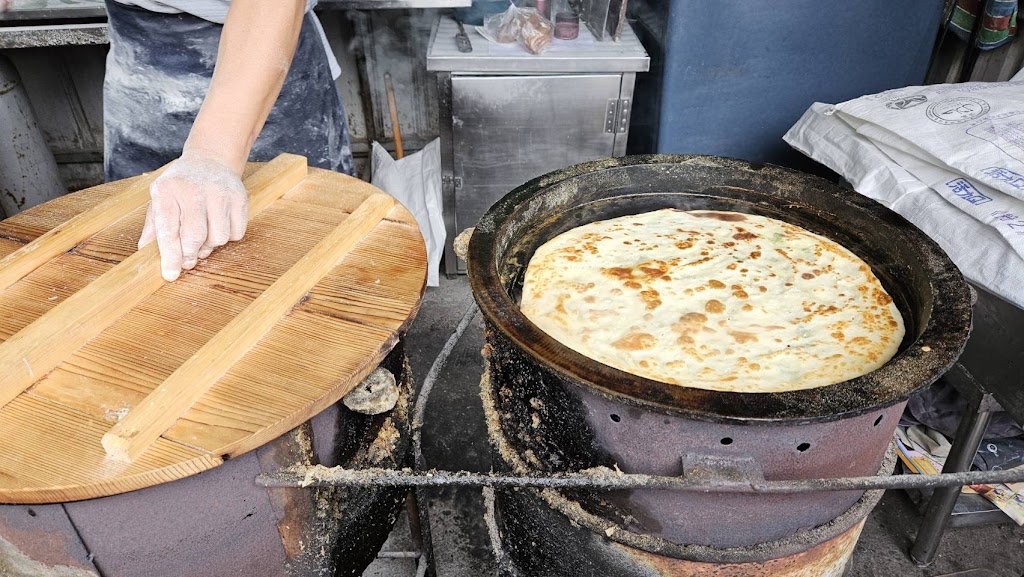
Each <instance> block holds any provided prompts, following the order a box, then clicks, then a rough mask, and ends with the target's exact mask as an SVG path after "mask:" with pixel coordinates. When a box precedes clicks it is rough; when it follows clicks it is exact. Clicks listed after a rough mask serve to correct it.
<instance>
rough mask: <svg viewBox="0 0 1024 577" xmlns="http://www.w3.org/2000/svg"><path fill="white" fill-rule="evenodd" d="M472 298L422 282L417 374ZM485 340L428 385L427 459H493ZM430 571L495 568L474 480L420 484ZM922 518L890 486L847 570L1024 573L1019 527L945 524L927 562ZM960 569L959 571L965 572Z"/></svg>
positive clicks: (414, 356)
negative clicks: (922, 552)
mask: <svg viewBox="0 0 1024 577" xmlns="http://www.w3.org/2000/svg"><path fill="white" fill-rule="evenodd" d="M471 305H472V297H471V295H470V291H469V287H468V283H467V282H466V278H465V277H459V278H456V279H446V278H444V277H442V279H441V286H440V287H437V288H430V289H428V290H427V293H426V296H425V298H424V301H423V306H422V309H421V311H420V313H419V317H418V318H417V320H416V322H415V324H414V325H413V327H412V330H411V331H410V333H409V336H408V339H407V343H408V351H409V355H410V358H411V362H412V367H413V371H414V373H415V375H416V378H417V380H418V382H420V383H422V379H423V376H424V375H426V374H427V371H428V370H429V369H430V366H431V365H432V363H434V360H435V358H436V357H437V355H438V353H439V352H440V351H441V349H442V347H444V345H445V342H446V341H447V340H448V338H449V337H450V336H451V335H452V332H453V331H454V330H455V328H456V326H457V325H458V323H459V321H460V319H461V318H462V317H463V315H464V314H465V313H466V311H467V310H468V309H469V307H470V306H471ZM482 346H483V335H482V324H481V322H480V318H479V316H477V317H476V318H475V319H474V321H473V322H472V323H471V324H470V326H469V328H468V329H467V330H466V332H465V333H464V334H463V335H462V337H461V338H460V339H459V341H458V343H457V345H456V346H455V348H454V350H453V351H452V354H451V356H450V357H449V358H448V361H447V363H446V364H445V366H444V369H443V370H442V371H441V373H440V376H439V378H438V380H437V382H436V384H435V386H434V389H433V392H432V393H431V396H430V400H429V403H428V405H427V413H426V419H425V426H424V430H423V443H424V444H423V454H424V460H425V462H426V465H427V466H428V467H434V468H438V469H449V470H456V469H464V470H470V471H487V470H488V469H489V468H490V455H489V452H488V446H487V440H486V436H485V426H484V421H483V410H482V408H481V406H480V398H479V396H478V389H479V379H480V375H481V371H482V365H481V359H480V348H481V347H482ZM426 497H427V499H426V500H427V505H428V507H429V516H430V530H431V533H432V537H433V550H434V555H435V564H436V565H435V566H436V574H437V575H439V576H441V577H463V576H465V577H477V576H486V575H494V574H495V568H494V559H493V555H492V553H491V550H490V546H489V543H488V539H487V531H486V528H485V526H484V524H483V500H482V497H481V493H480V490H479V489H449V490H432V491H429V492H427V495H426ZM919 521H920V516H919V514H918V511H917V508H916V506H915V505H914V504H913V503H912V502H911V500H910V498H909V497H908V496H907V494H906V493H904V492H903V491H890V492H889V493H887V494H886V495H885V497H884V498H883V499H882V501H881V502H880V504H879V505H878V507H876V509H875V510H874V511H873V512H872V514H871V515H870V517H869V518H868V521H867V523H866V526H865V528H864V532H863V535H862V537H861V540H860V543H859V545H858V547H857V549H856V551H855V553H854V557H853V561H852V564H851V566H850V568H849V570H848V573H847V575H848V577H896V576H908V577H938V576H940V575H946V574H951V573H957V572H962V571H968V570H975V569H981V570H987V571H988V572H984V571H983V572H978V573H971V574H970V575H971V576H972V577H974V576H975V575H976V576H977V577H983V576H985V575H989V576H991V575H997V576H1000V577H1020V576H1021V575H1022V574H1024V528H1021V527H1017V526H1016V525H1013V524H1012V523H1011V524H1002V525H988V526H983V527H973V528H957V529H950V530H948V531H947V533H946V534H945V536H944V538H943V541H942V545H941V548H940V550H939V557H938V558H937V560H936V561H935V563H933V565H932V566H931V567H928V568H923V569H922V568H918V567H916V566H914V564H913V563H912V562H911V561H910V560H909V558H908V557H907V555H906V551H907V550H908V548H909V547H910V545H911V543H912V540H913V537H914V535H915V533H916V530H917V524H918V523H919ZM408 533H409V530H408V526H407V525H405V524H404V523H400V524H399V526H398V527H397V528H396V531H395V533H394V535H393V537H392V541H391V542H389V543H388V544H387V545H385V548H384V551H386V552H394V551H400V550H409V549H412V548H414V547H415V546H414V544H413V543H414V541H413V540H411V538H410V537H409V535H408ZM414 567H415V563H413V562H412V561H411V560H409V559H402V558H399V559H396V558H387V559H380V560H378V562H377V563H375V564H374V565H373V566H372V567H371V568H370V570H369V571H368V572H367V573H366V574H367V575H374V576H381V577H384V576H390V575H394V576H399V575H401V576H410V577H411V576H412V575H413V574H414ZM965 577H966V576H965Z"/></svg>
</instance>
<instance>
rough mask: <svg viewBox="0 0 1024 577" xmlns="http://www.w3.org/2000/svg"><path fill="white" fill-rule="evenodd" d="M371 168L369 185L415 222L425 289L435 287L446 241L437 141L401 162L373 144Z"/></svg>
mask: <svg viewBox="0 0 1024 577" xmlns="http://www.w3.org/2000/svg"><path fill="white" fill-rule="evenodd" d="M370 164H371V168H372V171H373V178H372V179H371V181H370V182H371V184H373V185H374V186H376V187H377V188H379V189H381V190H383V191H384V192H386V193H388V194H390V195H391V196H393V197H395V200H397V201H398V202H400V203H402V204H403V205H404V206H405V208H407V209H408V210H409V212H410V213H412V215H413V217H415V218H416V223H417V224H418V225H419V226H420V234H422V235H423V242H424V243H426V246H427V286H437V285H438V280H439V279H438V270H439V268H440V265H441V255H443V254H444V239H445V230H444V217H443V213H442V208H441V207H442V204H441V141H440V139H434V141H433V142H431V143H430V144H428V145H426V146H425V147H423V150H421V151H419V152H416V153H414V154H410V155H409V156H406V157H405V158H403V159H401V160H395V159H393V158H391V155H390V154H388V151H386V150H384V147H383V146H381V145H379V144H377V143H376V142H374V143H373V150H372V152H371V158H370Z"/></svg>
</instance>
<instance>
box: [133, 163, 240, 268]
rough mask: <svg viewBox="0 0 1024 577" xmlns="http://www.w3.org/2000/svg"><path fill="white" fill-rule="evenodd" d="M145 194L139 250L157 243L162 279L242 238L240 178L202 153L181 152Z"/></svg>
mask: <svg viewBox="0 0 1024 577" xmlns="http://www.w3.org/2000/svg"><path fill="white" fill-rule="evenodd" d="M149 191H150V197H151V198H152V202H151V203H150V205H149V211H148V212H147V213H146V224H145V226H143V227H142V236H141V237H140V238H139V248H142V247H144V246H146V245H147V244H149V243H151V242H153V240H154V239H155V240H156V242H157V246H158V247H159V249H160V267H161V270H162V272H163V277H164V279H165V280H168V281H173V280H175V279H177V278H178V276H179V275H180V274H181V271H182V269H186V270H187V269H192V268H193V267H195V266H196V262H197V261H198V260H199V259H201V258H206V257H208V256H210V253H211V252H213V249H215V248H217V247H219V246H223V245H225V244H227V242H228V241H230V240H240V239H241V238H242V235H244V234H245V226H246V224H247V222H248V220H249V218H248V216H249V197H248V195H247V194H246V191H245V187H244V186H243V185H242V180H241V175H240V174H239V173H238V172H237V171H235V170H232V169H231V168H229V167H227V166H225V165H224V164H221V163H219V162H217V161H215V160H211V159H210V158H208V157H206V156H204V155H202V154H198V153H195V152H185V153H184V154H182V155H181V158H179V159H178V160H175V161H174V162H173V163H172V164H171V166H169V167H168V168H167V170H165V171H164V173H163V174H161V175H160V177H159V178H157V179H156V180H155V181H153V184H152V185H151V186H150V189H149Z"/></svg>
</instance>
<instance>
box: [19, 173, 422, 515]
mask: <svg viewBox="0 0 1024 577" xmlns="http://www.w3.org/2000/svg"><path fill="white" fill-rule="evenodd" d="M256 168H257V165H250V166H249V167H248V169H247V176H248V175H249V174H251V173H252V172H253V171H254V170H255V169H256ZM133 180H134V179H128V180H125V181H120V182H116V183H110V184H106V185H103V186H99V187H95V188H92V189H87V190H85V191H82V192H79V193H75V194H72V195H69V196H67V197H63V198H60V199H58V200H55V201H52V202H49V203H47V204H45V205H42V206H39V207H36V208H33V209H31V210H29V211H26V212H24V213H22V214H19V215H17V216H15V217H13V218H10V219H8V220H6V221H3V222H0V257H3V256H6V255H7V254H10V253H11V252H13V251H15V250H17V249H18V248H20V247H21V246H23V245H24V244H26V243H28V242H30V241H32V240H33V239H35V238H37V237H38V236H40V235H42V234H45V233H46V232H47V231H49V230H50V229H52V228H54V227H55V226H57V225H59V224H61V223H63V222H65V221H67V220H68V219H70V218H72V217H74V216H75V215H77V214H79V213H81V212H82V211H84V210H87V209H88V208H90V207H92V206H95V205H96V204H98V203H100V202H101V201H103V200H104V199H106V198H108V197H109V196H111V195H112V194H115V193H117V192H120V191H122V190H124V189H125V187H126V186H130V185H131V184H132V181H133ZM377 192H379V190H377V189H376V188H374V187H372V186H370V185H368V184H366V183H363V182H361V181H359V180H356V179H353V178H350V177H346V176H343V175H339V174H337V173H333V172H329V171H324V170H319V169H310V172H309V175H308V176H307V177H306V179H305V180H304V181H303V182H302V183H300V184H299V185H298V186H296V187H295V188H293V189H291V190H290V191H288V192H287V193H285V195H284V196H283V197H282V198H281V199H280V200H278V201H277V202H275V203H273V204H272V205H270V206H269V207H267V208H266V209H265V210H264V211H263V212H262V213H261V214H259V215H257V216H256V217H255V218H254V219H253V220H252V222H250V225H249V228H248V230H247V232H246V237H245V239H243V240H242V241H241V242H237V243H231V244H229V245H228V246H226V247H223V248H221V249H219V250H217V251H215V252H214V254H213V255H211V257H210V258H208V259H206V260H205V261H203V262H201V263H200V264H199V266H198V267H197V268H196V269H195V270H193V271H189V272H186V273H185V274H183V275H182V277H181V278H180V279H179V280H177V281H175V282H173V283H168V284H166V285H164V286H162V287H161V288H160V289H159V290H157V291H156V292H155V293H153V294H152V295H150V296H147V297H146V298H144V299H142V301H141V302H140V303H139V304H138V305H137V306H135V307H134V308H133V309H132V310H130V311H129V312H128V313H126V314H124V316H122V317H120V318H119V319H118V320H116V321H115V322H114V323H113V324H112V325H110V326H109V328H107V329H106V330H104V331H103V332H101V333H100V334H99V335H98V336H97V337H95V338H94V339H92V340H91V341H89V342H88V343H86V344H85V345H84V346H83V347H81V348H80V349H78V350H77V351H75V352H74V353H73V354H71V355H69V356H68V357H67V358H66V359H64V360H63V361H62V362H61V363H60V364H59V365H58V366H57V367H56V368H55V369H53V370H52V371H51V372H50V373H49V374H46V375H43V376H41V378H40V379H39V380H37V381H36V382H35V383H34V384H33V385H32V386H31V387H30V388H29V389H28V390H27V391H25V392H24V393H22V394H21V395H19V396H18V397H17V398H15V399H14V400H13V401H11V402H10V403H9V404H7V405H6V406H4V407H3V408H0V444H2V446H3V451H0V502H5V503H45V502H60V501H71V500H78V499H86V498H92V497H100V496H105V495H111V494H116V493H121V492H125V491H130V490H134V489H139V488H143V487H148V486H152V485H155V484H159V483H163V482H167V481H171V480H174V479H179V478H182V477H186V476H189V475H192V474H194V473H197V472H199V471H202V470H205V469H209V468H211V467H215V466H217V465H218V464H220V463H221V462H223V460H224V459H225V458H228V457H232V456H236V455H239V454H241V453H244V452H246V451H249V450H251V449H254V448H256V447H258V446H260V445H262V444H264V443H266V442H267V441H269V440H271V439H273V438H275V437H277V436H279V435H281V434H282V433H284V432H286V431H288V430H290V429H291V428H294V427H295V426H297V425H298V424H300V423H302V422H304V421H306V420H308V419H309V418H310V417H311V416H313V415H315V414H316V413H317V412H319V411H321V410H323V409H324V408H326V407H327V406H329V405H330V404H332V403H334V402H337V401H338V399H340V398H341V397H342V396H344V394H345V393H347V392H348V391H349V390H351V388H352V387H354V386H355V385H356V384H358V383H359V382H360V381H361V380H362V379H363V378H364V377H365V376H366V375H367V374H369V373H370V372H371V371H372V370H373V369H374V368H375V367H376V366H377V365H378V364H379V363H380V361H381V360H382V359H383V358H384V356H385V355H386V354H387V353H388V352H389V351H390V350H391V348H392V347H393V346H394V344H395V343H396V342H397V339H398V338H399V336H400V335H401V334H403V333H404V331H405V330H406V329H407V327H408V325H409V323H410V322H411V321H412V318H413V317H414V316H415V314H416V312H417V310H418V307H419V302H420V297H421V296H422V293H423V288H424V281H425V276H426V253H425V249H424V246H423V240H422V238H421V236H420V233H419V229H418V228H417V227H416V223H415V221H414V220H413V218H412V216H411V215H410V214H409V213H408V212H407V211H406V210H405V209H404V208H403V207H401V206H400V205H397V206H396V207H395V208H394V209H393V210H392V211H391V212H390V214H389V215H388V216H387V217H386V219H385V220H384V221H382V222H381V223H380V224H378V225H377V226H375V227H373V228H372V230H371V231H370V233H369V234H368V235H367V236H366V237H365V238H364V239H363V240H361V241H360V242H359V243H358V244H356V245H355V246H354V247H353V248H352V249H351V251H350V252H349V253H348V254H347V255H346V256H345V257H344V258H343V259H342V260H341V261H340V263H339V264H338V265H337V266H336V267H334V268H333V269H332V270H331V272H330V273H328V274H327V275H326V276H325V277H323V278H322V279H321V280H320V281H319V282H317V283H316V284H315V286H314V287H313V289H312V290H311V291H310V292H309V294H308V295H307V296H306V298H305V299H303V300H302V301H301V302H300V303H299V304H298V305H297V306H296V307H294V308H293V309H292V310H291V312H290V313H288V314H287V315H286V316H284V317H283V318H281V319H279V320H278V321H277V322H276V323H274V324H273V326H272V328H271V329H270V330H269V331H268V332H267V333H266V335H265V336H264V337H263V338H262V339H260V340H259V341H258V343H257V344H256V345H255V346H253V347H252V348H251V349H249V350H248V351H247V352H246V353H245V354H244V355H243V356H242V358H241V360H240V361H239V362H238V363H236V364H235V365H234V366H232V367H231V368H230V369H229V370H228V371H227V373H226V374H225V375H224V376H223V378H221V379H219V380H217V381H216V382H215V383H214V384H213V386H212V387H211V388H210V389H209V390H208V392H206V393H205V394H204V395H203V396H202V397H201V398H200V399H199V401H198V402H197V403H195V405H194V406H192V408H191V409H189V410H188V411H187V412H186V413H185V414H184V416H183V417H182V418H180V419H178V420H177V421H176V422H175V423H174V425H173V426H172V427H171V428H170V429H169V430H167V432H166V433H164V434H163V435H162V436H161V437H160V438H159V439H157V441H156V443H154V444H153V445H152V446H151V447H150V448H149V449H147V450H146V451H145V452H144V453H143V454H142V455H141V456H140V457H139V458H138V459H136V460H135V461H133V462H131V463H127V462H122V461H118V460H115V459H111V458H109V457H107V456H106V454H105V452H104V449H103V446H102V444H101V438H102V437H103V435H104V434H105V433H107V432H108V431H109V430H110V429H111V427H113V425H115V424H116V423H117V422H118V420H119V419H120V418H123V417H124V415H125V414H126V413H127V412H128V411H130V410H131V409H132V408H133V407H134V406H135V405H136V403H139V402H140V401H141V400H142V399H143V398H145V397H146V395H148V394H149V393H151V392H152V391H153V390H155V389H156V388H157V387H159V386H160V384H161V383H163V382H164V380H166V379H167V378H168V377H169V376H170V375H171V374H172V373H174V372H175V371H176V370H177V369H178V368H179V367H180V366H181V365H182V364H183V363H185V361H186V360H187V359H189V358H190V357H191V356H192V355H193V354H195V353H196V352H197V351H199V350H200V349H201V347H202V346H203V345H204V344H206V342H207V341H208V340H210V339H211V338H212V337H213V336H214V335H215V334H217V333H218V332H219V331H220V330H221V329H223V328H224V327H225V326H227V325H228V324H229V323H230V322H231V321H232V320H233V319H234V318H235V316H236V315H238V314H239V313H240V312H241V311H243V310H244V309H245V308H246V307H248V306H249V305H250V304H251V303H252V302H253V301H254V299H256V297H257V296H258V295H260V294H262V292H263V291H264V290H265V289H266V288H267V287H269V286H270V285H271V284H272V283H273V282H274V281H275V280H276V279H277V278H278V277H280V276H281V275H282V274H284V273H285V272H286V271H287V270H289V269H290V268H291V267H292V266H293V265H295V264H296V263H297V262H298V261H299V260H300V259H301V258H302V257H303V255H305V254H306V253H307V252H309V251H310V249H312V248H313V247H314V246H315V245H317V243H319V242H320V241H321V240H322V239H323V238H324V237H325V236H326V235H327V234H328V233H329V232H330V231H332V230H333V229H335V227H337V226H338V225H339V224H340V223H342V222H343V221H344V220H345V218H346V217H347V216H348V214H349V213H350V212H352V211H353V210H354V209H355V208H356V207H357V206H358V205H359V204H360V203H361V202H362V201H363V200H364V199H366V198H367V197H369V196H370V195H372V194H374V193H377ZM144 214H145V208H144V207H143V208H141V209H138V210H135V211H133V212H131V213H129V214H128V215H126V216H125V217H123V218H121V219H120V220H118V221H117V222H115V223H114V224H112V225H110V226H108V227H107V228H105V229H103V230H102V231H100V232H99V233H97V234H95V235H93V236H92V237H91V238H90V239H88V240H87V241H85V242H83V243H81V244H79V245H78V246H76V247H75V248H74V249H73V250H71V251H70V252H68V253H65V254H62V255H60V256H58V257H56V258H54V259H53V260H51V261H50V262H48V263H46V264H44V265H42V266H41V267H39V268H38V269H36V270H35V271H33V272H31V273H29V274H28V275H27V276H25V277H24V278H23V279H22V280H20V281H18V282H16V283H14V284H13V285H12V286H11V287H10V288H8V289H6V290H4V291H3V292H0V307H3V310H4V311H5V314H4V315H2V318H0V340H6V339H9V338H10V337H11V336H12V335H13V334H15V333H16V332H17V331H19V330H21V329H23V328H24V327H25V326H27V325H29V324H30V323H32V322H33V321H34V320H35V319H37V318H38V317H39V316H41V315H42V314H44V313H46V312H47V311H48V310H50V309H52V308H53V307H54V306H55V305H56V304H57V303H59V302H61V301H62V300H64V299H67V298H68V297H69V296H70V295H72V294H74V293H75V292H76V291H77V290H79V289H81V288H82V287H84V286H86V285H88V284H89V283H90V282H91V281H93V280H95V278H97V277H98V276H99V275H101V274H103V273H104V272H106V271H107V270H109V269H110V268H111V267H113V266H114V265H116V264H117V263H119V262H120V261H121V260H123V259H125V258H126V257H128V256H130V255H131V254H133V253H134V252H135V243H136V241H137V239H138V236H139V232H140V231H141V229H142V220H143V217H144Z"/></svg>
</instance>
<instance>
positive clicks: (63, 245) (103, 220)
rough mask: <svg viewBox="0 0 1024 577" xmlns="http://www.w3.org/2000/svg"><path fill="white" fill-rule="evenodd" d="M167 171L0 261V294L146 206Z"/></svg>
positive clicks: (144, 178)
mask: <svg viewBox="0 0 1024 577" xmlns="http://www.w3.org/2000/svg"><path fill="white" fill-rule="evenodd" d="M166 168H167V167H166V166H163V167H161V168H159V169H158V170H155V171H153V172H149V173H146V174H143V175H142V176H139V177H138V179H137V180H136V181H135V182H134V183H132V185H131V186H129V187H128V190H126V191H124V192H122V193H120V194H116V195H114V196H112V197H110V198H108V199H106V200H104V201H103V202H101V203H99V204H97V205H96V206H94V207H92V208H90V209H89V210H87V211H85V212H83V213H81V214H79V215H77V216H75V217H74V218H71V219H69V220H67V221H66V222H63V223H61V224H59V225H57V226H55V227H54V228H52V229H50V230H49V231H47V232H46V234H44V235H42V236H40V237H38V238H36V239H35V240H33V241H32V242H30V243H28V244H26V245H25V246H23V247H21V248H19V249H18V250H16V251H14V252H12V253H11V254H9V255H7V256H5V257H4V258H3V259H0V290H4V289H6V288H8V287H10V286H11V285H13V284H14V283H16V282H18V281H19V280H21V279H23V278H24V277H25V275H27V274H28V273H30V272H32V271H34V270H36V269H37V268H39V267H40V266H42V265H44V264H46V263H48V262H50V260H51V259H53V258H55V257H57V256H59V255H61V254H63V253H65V252H67V251H69V250H71V249H73V248H75V247H76V246H78V245H79V243H82V242H84V241H85V240H86V239H88V238H89V237H91V236H92V235H94V234H96V233H97V232H99V231H101V230H103V229H104V228H107V227H108V226H110V225H112V224H114V223H115V222H117V221H118V220H119V219H121V218H122V217H124V216H125V215H126V214H128V213H130V212H131V211H133V210H135V209H136V208H139V207H140V206H144V205H145V204H146V203H147V202H149V185H150V184H153V181H154V180H155V179H156V177H157V176H160V173H162V172H163V171H164V170H165V169H166Z"/></svg>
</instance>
